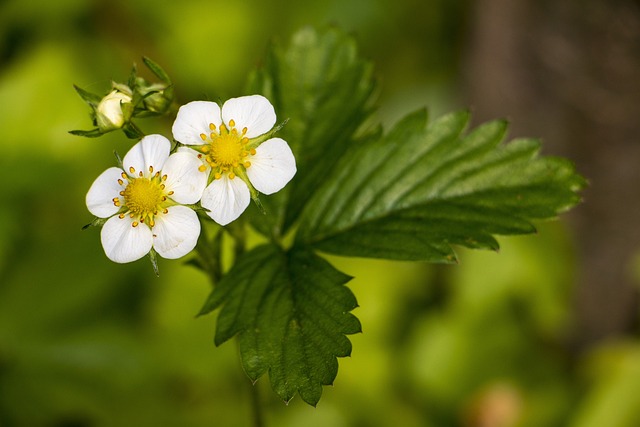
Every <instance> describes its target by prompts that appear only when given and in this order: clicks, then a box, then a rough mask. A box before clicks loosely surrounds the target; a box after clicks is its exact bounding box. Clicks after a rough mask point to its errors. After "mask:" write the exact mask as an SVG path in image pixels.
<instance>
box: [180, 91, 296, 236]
mask: <svg viewBox="0 0 640 427" xmlns="http://www.w3.org/2000/svg"><path fill="white" fill-rule="evenodd" d="M275 123H276V114H275V111H274V108H273V106H272V105H271V103H270V102H269V101H268V100H267V99H266V98H265V97H263V96H261V95H251V96H243V97H239V98H232V99H229V100H227V101H226V102H225V103H224V104H223V105H222V108H221V107H220V106H219V105H218V104H216V103H215V102H208V101H194V102H190V103H188V104H185V105H183V106H182V107H180V109H179V111H178V115H177V117H176V120H175V122H174V124H173V129H172V130H173V136H174V138H175V139H176V140H177V141H178V142H180V143H182V144H184V145H187V146H189V147H190V148H191V149H192V150H195V151H196V152H197V153H198V157H199V158H200V159H201V160H202V164H201V167H200V171H202V172H205V173H207V174H208V176H209V178H208V182H209V184H208V185H207V187H206V188H205V190H204V192H203V194H202V200H201V204H202V206H203V207H204V208H206V209H208V210H209V212H208V215H209V216H210V217H211V218H212V219H213V220H214V221H215V222H217V223H218V224H220V225H226V224H228V223H230V222H232V221H234V220H235V219H237V218H238V217H239V216H240V214H242V212H243V211H244V210H245V209H246V208H247V206H248V205H249V201H250V199H251V198H253V199H254V200H257V197H258V193H263V194H273V193H275V192H277V191H280V190H281V189H282V188H283V187H284V186H285V185H286V184H287V183H288V182H289V181H290V180H291V179H292V178H293V176H294V175H295V173H296V162H295V158H294V156H293V152H292V151H291V148H289V145H288V144H287V142H286V141H284V140H283V139H281V138H271V137H270V136H271V134H272V133H274V132H273V130H274V125H275Z"/></svg>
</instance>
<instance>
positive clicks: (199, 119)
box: [171, 101, 222, 145]
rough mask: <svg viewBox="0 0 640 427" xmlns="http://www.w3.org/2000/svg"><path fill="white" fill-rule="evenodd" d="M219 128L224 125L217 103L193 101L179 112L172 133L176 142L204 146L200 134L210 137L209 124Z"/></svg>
mask: <svg viewBox="0 0 640 427" xmlns="http://www.w3.org/2000/svg"><path fill="white" fill-rule="evenodd" d="M210 123H213V124H214V125H216V128H218V127H219V126H220V125H221V124H222V118H221V116H220V106H219V105H218V104H216V103H215V102H209V101H193V102H190V103H188V104H185V105H183V106H182V107H180V109H179V110H178V115H177V116H176V120H175V122H173V127H172V128H171V131H172V132H173V137H174V138H175V139H176V141H179V142H181V143H182V144H186V145H202V144H203V141H202V138H200V134H202V133H203V134H205V135H209V134H210V133H211V129H209V124H210Z"/></svg>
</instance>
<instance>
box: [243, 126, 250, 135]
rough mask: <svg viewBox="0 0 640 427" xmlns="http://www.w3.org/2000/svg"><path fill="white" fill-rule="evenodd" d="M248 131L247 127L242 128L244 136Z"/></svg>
mask: <svg viewBox="0 0 640 427" xmlns="http://www.w3.org/2000/svg"><path fill="white" fill-rule="evenodd" d="M248 130H249V129H247V127H246V126H245V127H243V128H242V135H244V134H245V133H247V131H248Z"/></svg>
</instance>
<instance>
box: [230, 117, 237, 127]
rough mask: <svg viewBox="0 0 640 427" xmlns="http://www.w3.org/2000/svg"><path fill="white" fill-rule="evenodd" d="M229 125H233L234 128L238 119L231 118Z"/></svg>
mask: <svg viewBox="0 0 640 427" xmlns="http://www.w3.org/2000/svg"><path fill="white" fill-rule="evenodd" d="M229 126H231V127H232V128H233V127H236V121H235V120H233V119H231V120H229Z"/></svg>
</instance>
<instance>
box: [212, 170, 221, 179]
mask: <svg viewBox="0 0 640 427" xmlns="http://www.w3.org/2000/svg"><path fill="white" fill-rule="evenodd" d="M213 177H214V178H215V179H220V178H222V174H221V173H220V172H216V173H215V174H214V175H213Z"/></svg>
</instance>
